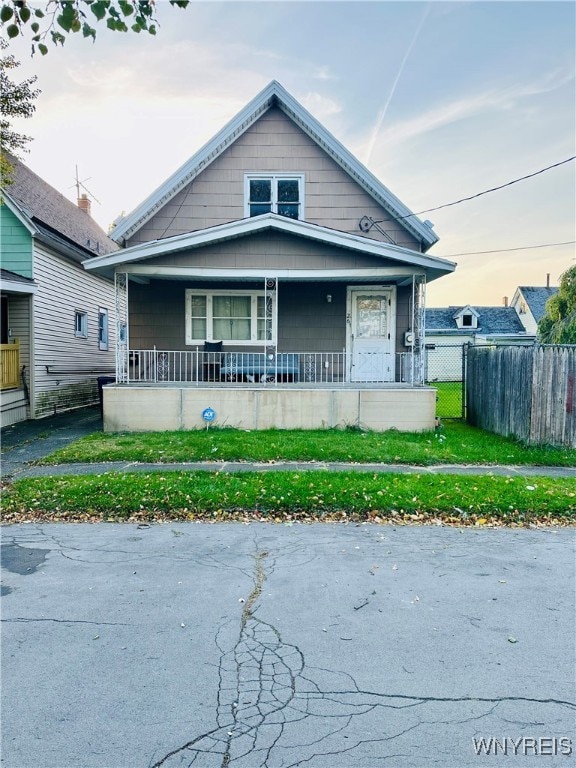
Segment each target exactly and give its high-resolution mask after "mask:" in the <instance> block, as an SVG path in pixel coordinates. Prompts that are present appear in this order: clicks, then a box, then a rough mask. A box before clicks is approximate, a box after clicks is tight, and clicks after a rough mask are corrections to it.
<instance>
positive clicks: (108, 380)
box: [98, 376, 116, 417]
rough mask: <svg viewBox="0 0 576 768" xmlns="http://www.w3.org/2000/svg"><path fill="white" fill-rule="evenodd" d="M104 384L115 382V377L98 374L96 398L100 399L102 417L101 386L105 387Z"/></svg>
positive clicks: (102, 400)
mask: <svg viewBox="0 0 576 768" xmlns="http://www.w3.org/2000/svg"><path fill="white" fill-rule="evenodd" d="M106 384H116V377H115V376H98V399H99V400H100V413H101V415H102V417H103V416H104V393H103V392H102V388H103V387H105V386H106Z"/></svg>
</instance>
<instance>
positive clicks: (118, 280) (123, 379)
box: [114, 272, 128, 384]
mask: <svg viewBox="0 0 576 768" xmlns="http://www.w3.org/2000/svg"><path fill="white" fill-rule="evenodd" d="M114 288H115V293H116V381H117V382H120V383H123V384H125V383H127V381H128V275H127V274H126V272H115V273H114Z"/></svg>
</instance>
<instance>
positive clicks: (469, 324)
mask: <svg viewBox="0 0 576 768" xmlns="http://www.w3.org/2000/svg"><path fill="white" fill-rule="evenodd" d="M474 325H475V323H474V315H470V314H468V315H462V327H463V328H473V327H474Z"/></svg>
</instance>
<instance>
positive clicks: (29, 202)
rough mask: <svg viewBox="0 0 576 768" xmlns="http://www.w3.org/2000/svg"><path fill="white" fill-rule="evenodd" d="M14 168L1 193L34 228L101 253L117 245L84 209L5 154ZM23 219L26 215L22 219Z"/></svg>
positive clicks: (113, 249) (84, 248)
mask: <svg viewBox="0 0 576 768" xmlns="http://www.w3.org/2000/svg"><path fill="white" fill-rule="evenodd" d="M8 160H9V162H10V165H12V166H13V168H14V171H13V172H12V174H11V179H12V181H11V183H10V184H6V185H5V187H4V190H3V194H5V196H6V200H7V201H9V202H12V204H13V205H15V206H16V207H17V208H18V209H19V211H20V212H21V213H22V214H23V215H24V216H25V217H26V218H27V220H28V221H29V222H31V223H32V225H33V226H34V227H35V229H36V233H35V234H37V233H38V232H42V231H44V232H45V233H46V234H47V235H48V234H50V235H52V237H53V236H54V235H61V236H62V237H64V238H66V240H68V241H70V242H71V243H73V244H74V245H75V246H78V247H80V248H82V249H83V250H84V251H86V252H87V255H90V254H91V253H97V254H105V253H111V252H112V251H115V250H117V249H118V246H117V245H116V243H115V242H114V241H113V240H111V239H110V238H109V237H108V235H107V234H106V232H104V230H103V229H102V228H101V227H100V226H99V225H98V224H97V223H96V222H95V221H94V219H93V218H92V217H91V216H90V215H89V214H88V213H86V212H85V211H82V210H80V208H78V206H76V205H74V203H72V202H71V201H70V200H68V198H66V197H64V195H62V194H60V192H58V191H57V190H55V189H54V187H51V186H50V184H48V183H47V182H46V181H44V179H41V178H40V176H38V175H37V174H35V173H34V172H33V171H31V170H30V168H28V167H27V166H26V165H24V163H23V162H21V161H20V160H18V159H17V158H16V157H13V156H12V155H8ZM24 221H26V219H24Z"/></svg>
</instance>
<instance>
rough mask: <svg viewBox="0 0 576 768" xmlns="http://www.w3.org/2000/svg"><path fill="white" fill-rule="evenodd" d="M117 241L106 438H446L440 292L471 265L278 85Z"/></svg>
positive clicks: (120, 227)
mask: <svg viewBox="0 0 576 768" xmlns="http://www.w3.org/2000/svg"><path fill="white" fill-rule="evenodd" d="M111 237H112V238H113V239H114V240H115V241H116V242H117V243H118V244H119V245H120V246H121V249H120V250H118V251H115V252H111V253H108V254H104V255H101V256H97V257H96V258H92V259H90V260H89V261H87V262H85V264H84V266H85V268H86V269H87V270H88V271H89V272H92V273H97V274H101V275H104V276H107V277H110V278H114V280H115V284H116V307H117V312H118V333H117V348H116V353H117V354H116V378H117V383H116V384H115V385H114V386H107V387H106V388H105V390H104V425H105V429H107V430H151V429H190V428H195V427H199V426H203V425H204V424H205V419H213V420H214V422H215V423H217V424H220V425H233V426H237V427H243V428H247V429H258V428H266V427H271V426H276V427H283V428H289V427H300V428H313V427H323V426H325V427H331V426H345V425H361V426H364V427H368V428H372V429H387V428H390V427H396V428H399V429H412V430H422V429H427V428H431V427H433V425H434V416H435V391H434V390H433V389H431V388H428V387H426V386H425V385H424V370H423V355H422V350H423V336H424V308H425V288H426V283H427V282H428V281H430V280H436V279H437V278H439V277H442V275H445V274H448V273H450V272H452V271H453V270H454V268H455V265H454V264H453V263H451V262H448V261H445V260H443V259H441V258H438V257H436V256H428V255H426V251H427V250H428V249H429V248H430V247H431V246H432V245H433V244H434V243H435V242H436V241H437V239H438V238H437V236H436V235H435V233H434V232H433V230H432V228H431V225H430V224H429V223H428V222H422V221H420V219H418V217H417V216H415V215H414V214H412V213H411V211H410V210H409V209H408V208H407V207H406V206H405V205H404V204H403V203H401V202H400V200H398V198H396V197H395V196H394V195H393V194H392V193H391V192H390V191H389V190H388V189H387V188H386V187H385V186H384V185H383V184H382V183H381V182H380V181H379V180H378V179H377V178H375V177H374V176H373V175H372V174H371V173H370V172H369V171H368V170H367V169H366V168H365V167H364V166H363V165H362V164H361V163H359V162H358V160H357V159H356V158H355V157H353V156H352V155H351V154H350V152H348V150H346V149H345V148H344V147H343V146H342V145H341V144H340V143H339V142H338V141H337V140H336V139H335V138H334V137H333V136H332V135H331V134H330V133H329V132H328V131H327V130H326V129H325V128H324V127H323V126H322V125H321V124H320V123H319V122H318V121H317V120H316V119H315V118H314V117H313V116H312V115H311V114H310V113H309V112H307V111H306V110H305V109H304V108H303V107H302V105H301V104H299V103H298V102H297V101H296V100H295V99H294V98H293V97H292V96H291V95H290V94H289V93H287V91H286V90H285V89H284V88H283V87H282V86H281V85H280V84H279V83H277V82H271V83H270V84H269V85H268V86H267V87H266V88H265V89H264V90H263V91H262V92H261V93H259V94H258V95H257V96H256V97H255V98H254V99H253V100H252V101H251V102H250V103H249V104H248V105H247V106H246V107H245V108H244V109H243V110H242V111H241V112H240V113H239V114H238V115H237V116H236V117H235V118H234V119H233V120H232V121H231V122H230V123H228V125H226V126H225V127H224V128H223V129H222V130H221V131H220V132H219V133H218V134H217V135H216V136H215V137H214V138H213V139H212V140H211V141H209V142H208V143H207V144H206V145H205V146H204V147H203V148H202V149H200V151H199V152H197V153H196V154H195V155H194V156H193V157H192V158H191V159H190V160H189V161H188V162H187V163H185V164H184V165H183V166H182V167H181V168H180V169H179V170H177V171H176V172H175V173H174V174H173V175H172V176H171V177H170V178H169V179H167V181H166V182H165V183H164V184H162V186H160V187H159V188H158V189H157V190H156V191H154V192H153V193H152V194H151V195H150V196H149V197H148V198H146V200H144V202H143V203H142V204H141V205H140V206H138V207H137V208H136V209H135V210H134V211H133V212H132V213H130V214H129V215H128V216H126V217H124V218H122V219H120V220H119V221H118V222H117V223H116V226H115V228H114V229H113V231H112V233H111Z"/></svg>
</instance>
